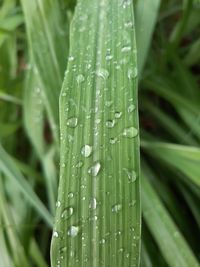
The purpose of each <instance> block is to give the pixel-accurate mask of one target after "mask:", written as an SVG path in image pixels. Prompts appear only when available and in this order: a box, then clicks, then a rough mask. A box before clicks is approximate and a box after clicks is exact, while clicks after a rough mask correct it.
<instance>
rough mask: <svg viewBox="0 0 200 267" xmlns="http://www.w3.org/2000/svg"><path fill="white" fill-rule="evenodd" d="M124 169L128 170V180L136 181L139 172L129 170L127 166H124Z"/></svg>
mask: <svg viewBox="0 0 200 267" xmlns="http://www.w3.org/2000/svg"><path fill="white" fill-rule="evenodd" d="M124 171H125V172H126V174H127V176H128V180H129V182H131V183H133V182H135V181H136V179H137V174H136V172H135V171H134V170H128V169H126V168H124Z"/></svg>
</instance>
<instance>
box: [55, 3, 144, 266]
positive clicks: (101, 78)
mask: <svg viewBox="0 0 200 267" xmlns="http://www.w3.org/2000/svg"><path fill="white" fill-rule="evenodd" d="M71 25H72V27H71V36H70V41H71V48H70V55H69V62H68V68H67V72H66V76H65V81H64V85H63V88H62V91H61V97H60V122H61V163H60V166H61V169H60V185H59V193H58V202H57V212H56V220H55V225H54V232H53V237H52V244H51V263H52V267H56V266H57V264H58V263H59V264H60V265H62V266H74V267H75V266H80V264H81V263H82V264H83V265H85V266H94V267H95V266H96V267H97V266H101V267H103V266H115V267H118V266H138V264H139V247H140V194H139V140H138V115H137V64H136V44H135V34H134V17H133V4H132V1H129V0H128V1H127V0H124V1H121V0H120V1H108V0H101V1H99V0H95V1H94V0H87V1H83V0H80V1H79V2H78V4H77V7H76V10H75V15H74V19H73V21H72V24H71Z"/></svg>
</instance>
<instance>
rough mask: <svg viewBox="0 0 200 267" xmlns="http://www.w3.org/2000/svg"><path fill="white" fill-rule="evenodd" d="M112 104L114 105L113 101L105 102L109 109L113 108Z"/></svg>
mask: <svg viewBox="0 0 200 267" xmlns="http://www.w3.org/2000/svg"><path fill="white" fill-rule="evenodd" d="M112 104H113V102H112V101H106V102H105V106H106V107H108V108H109V107H111V106H112Z"/></svg>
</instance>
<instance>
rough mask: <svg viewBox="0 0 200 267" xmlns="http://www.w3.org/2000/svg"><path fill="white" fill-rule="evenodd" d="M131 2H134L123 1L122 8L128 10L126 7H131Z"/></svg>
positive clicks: (130, 0) (129, 0)
mask: <svg viewBox="0 0 200 267" xmlns="http://www.w3.org/2000/svg"><path fill="white" fill-rule="evenodd" d="M131 2H132V0H123V1H122V7H123V8H126V7H128V6H130V4H131Z"/></svg>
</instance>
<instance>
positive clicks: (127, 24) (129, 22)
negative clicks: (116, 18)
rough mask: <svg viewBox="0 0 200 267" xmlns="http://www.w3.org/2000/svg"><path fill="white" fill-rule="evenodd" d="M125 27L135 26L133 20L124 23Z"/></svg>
mask: <svg viewBox="0 0 200 267" xmlns="http://www.w3.org/2000/svg"><path fill="white" fill-rule="evenodd" d="M124 26H125V28H132V27H133V22H132V21H128V22H125V23H124Z"/></svg>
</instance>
